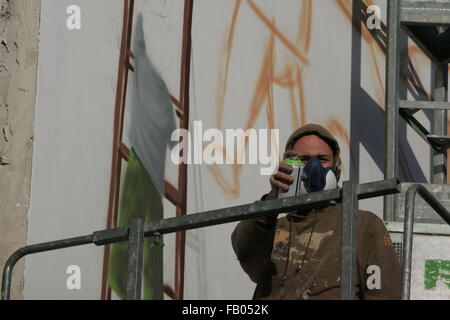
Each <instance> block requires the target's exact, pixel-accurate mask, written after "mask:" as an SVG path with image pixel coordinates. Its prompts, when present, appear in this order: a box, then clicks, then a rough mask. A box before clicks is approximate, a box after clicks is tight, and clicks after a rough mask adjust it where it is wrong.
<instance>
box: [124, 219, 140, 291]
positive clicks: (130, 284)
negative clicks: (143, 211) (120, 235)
mask: <svg viewBox="0 0 450 320" xmlns="http://www.w3.org/2000/svg"><path fill="white" fill-rule="evenodd" d="M143 262H144V220H143V219H136V220H132V221H131V223H130V233H129V241H128V279H127V300H140V299H141V288H142V266H143Z"/></svg>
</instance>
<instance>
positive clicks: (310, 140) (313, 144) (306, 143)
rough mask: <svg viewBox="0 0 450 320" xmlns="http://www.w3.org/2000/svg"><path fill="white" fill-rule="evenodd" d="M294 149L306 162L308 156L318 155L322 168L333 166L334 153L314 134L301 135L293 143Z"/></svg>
mask: <svg viewBox="0 0 450 320" xmlns="http://www.w3.org/2000/svg"><path fill="white" fill-rule="evenodd" d="M294 151H295V152H296V153H297V154H298V155H299V156H300V159H301V160H302V161H303V162H304V163H305V165H306V164H307V163H308V160H309V158H311V157H314V156H315V157H318V158H319V160H320V163H321V164H322V166H323V167H324V168H328V167H334V155H333V150H332V149H331V147H330V146H329V145H328V143H326V142H325V141H324V140H322V139H321V138H319V137H318V136H316V135H309V136H304V137H301V138H300V139H298V140H297V142H296V143H295V144H294Z"/></svg>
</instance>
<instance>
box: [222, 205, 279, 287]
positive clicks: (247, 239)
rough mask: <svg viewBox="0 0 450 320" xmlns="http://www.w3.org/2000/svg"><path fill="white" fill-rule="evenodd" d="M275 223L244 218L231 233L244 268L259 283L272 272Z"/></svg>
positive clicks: (234, 247)
mask: <svg viewBox="0 0 450 320" xmlns="http://www.w3.org/2000/svg"><path fill="white" fill-rule="evenodd" d="M263 199H264V197H263ZM263 199H262V200H263ZM275 225H276V224H273V225H272V226H268V227H267V226H264V225H262V224H261V223H259V222H258V220H257V219H251V220H244V221H241V222H240V223H239V224H238V225H237V226H236V228H235V229H234V231H233V233H232V235H231V243H232V246H233V250H234V252H235V253H236V256H237V259H238V260H239V262H240V264H241V266H242V269H244V271H245V272H246V273H247V274H248V276H249V277H250V279H251V280H252V281H253V282H255V283H257V284H259V283H261V282H263V281H264V280H265V279H266V276H267V275H268V274H270V273H271V272H272V263H271V259H270V256H271V253H272V245H273V238H274V236H275Z"/></svg>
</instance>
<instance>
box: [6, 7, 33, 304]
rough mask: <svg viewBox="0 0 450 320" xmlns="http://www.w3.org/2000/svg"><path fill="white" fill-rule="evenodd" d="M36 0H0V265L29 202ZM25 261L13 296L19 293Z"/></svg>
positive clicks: (20, 238)
mask: <svg viewBox="0 0 450 320" xmlns="http://www.w3.org/2000/svg"><path fill="white" fill-rule="evenodd" d="M40 2H41V1H40V0H0V235H1V241H0V266H1V267H3V265H4V263H5V262H6V259H7V258H8V256H10V255H11V254H12V253H13V252H14V251H15V250H17V249H18V248H20V247H22V246H24V245H25V242H26V236H27V213H28V208H29V203H30V187H31V162H32V152H33V139H34V136H33V122H34V111H35V109H34V107H35V95H36V70H37V62H38V61H37V57H38V50H37V49H38V35H39V19H40V15H39V13H40ZM23 270H24V263H23V261H21V262H20V263H19V264H18V265H17V266H16V268H15V272H14V278H13V285H12V298H15V299H17V298H20V297H22V292H23V285H24V284H23Z"/></svg>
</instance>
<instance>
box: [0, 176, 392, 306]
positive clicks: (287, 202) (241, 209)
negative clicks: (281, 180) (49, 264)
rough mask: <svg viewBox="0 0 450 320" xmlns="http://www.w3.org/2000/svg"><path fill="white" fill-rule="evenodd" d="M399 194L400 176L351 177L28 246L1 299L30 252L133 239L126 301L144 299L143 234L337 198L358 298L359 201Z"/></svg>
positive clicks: (349, 287) (345, 257)
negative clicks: (312, 189) (295, 192)
mask: <svg viewBox="0 0 450 320" xmlns="http://www.w3.org/2000/svg"><path fill="white" fill-rule="evenodd" d="M398 192H400V185H399V183H398V181H397V180H395V179H391V180H382V181H377V182H372V183H366V184H359V185H357V184H353V183H352V182H350V181H346V182H344V184H343V188H338V189H333V190H327V191H323V192H316V193H308V194H303V195H301V196H297V197H290V198H283V199H276V200H270V201H256V202H254V203H251V204H246V205H241V206H235V207H229V208H224V209H218V210H212V211H206V212H201V213H197V214H190V215H186V216H181V217H174V218H169V219H164V220H160V221H152V222H146V223H144V221H143V220H134V221H133V222H132V223H131V224H130V225H129V226H127V227H122V228H114V229H107V230H102V231H97V232H94V233H93V234H91V235H86V236H82V237H76V238H70V239H64V240H59V241H52V242H47V243H41V244H36V245H30V246H26V247H23V248H21V249H19V250H17V251H16V252H15V253H13V254H12V255H11V256H10V258H9V259H8V261H7V262H6V264H5V267H4V269H3V276H2V289H1V297H2V299H6V300H7V299H10V291H11V279H12V278H11V277H12V272H13V269H14V266H15V265H16V263H17V262H18V261H19V260H20V259H21V258H23V257H24V256H26V255H29V254H35V253H40V252H46V251H52V250H59V249H64V248H69V247H74V246H81V245H87V244H95V245H97V246H104V245H108V244H112V243H116V242H122V241H129V249H128V250H129V251H128V277H127V299H130V300H139V299H140V298H141V279H142V261H143V241H144V238H146V237H152V236H155V238H156V239H157V240H158V239H159V241H158V242H161V241H160V240H161V236H162V235H163V234H168V233H173V232H179V231H187V230H192V229H196V228H203V227H208V226H214V225H219V224H224V223H230V222H236V221H241V220H247V219H253V218H258V217H262V216H266V215H273V214H280V213H283V212H290V211H294V210H297V209H313V208H314V207H316V206H320V205H323V204H327V203H330V202H332V201H336V202H342V230H343V232H342V268H341V279H342V287H341V299H343V300H350V299H354V298H355V292H356V291H355V290H356V250H357V248H356V232H357V230H356V228H357V214H356V212H357V209H358V200H362V199H368V198H374V197H379V196H384V195H388V194H394V193H398ZM157 244H158V243H157Z"/></svg>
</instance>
